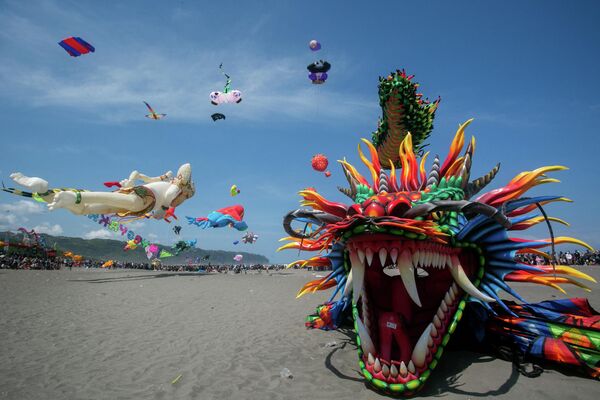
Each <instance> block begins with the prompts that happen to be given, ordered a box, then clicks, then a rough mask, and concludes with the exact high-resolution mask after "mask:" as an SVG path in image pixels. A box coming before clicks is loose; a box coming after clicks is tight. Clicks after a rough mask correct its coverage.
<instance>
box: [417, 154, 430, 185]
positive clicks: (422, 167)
mask: <svg viewBox="0 0 600 400" xmlns="http://www.w3.org/2000/svg"><path fill="white" fill-rule="evenodd" d="M428 155H429V152H426V153H425V154H423V157H421V164H420V165H419V179H421V180H422V182H421V184H422V186H425V184H426V183H427V172H425V161H426V160H427V156H428Z"/></svg>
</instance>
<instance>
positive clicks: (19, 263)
mask: <svg viewBox="0 0 600 400" xmlns="http://www.w3.org/2000/svg"><path fill="white" fill-rule="evenodd" d="M516 260H517V261H519V262H521V263H524V264H529V265H548V264H550V257H542V256H540V255H535V254H518V255H517V256H516ZM556 263H557V264H560V265H598V264H600V251H593V252H592V251H589V250H588V251H586V252H581V251H577V250H576V251H565V252H563V251H561V252H559V253H557V254H556ZM103 264H104V262H103V261H96V260H90V259H84V260H82V261H80V262H75V261H73V260H72V259H71V258H68V257H48V256H44V255H43V254H39V253H36V254H7V253H5V252H4V251H3V250H2V249H0V269H34V270H59V269H61V268H69V269H72V268H73V267H79V268H102V266H103ZM298 267H299V266H294V268H295V269H296V268H298ZM284 268H285V265H282V264H275V265H271V264H212V263H207V264H176V265H167V264H162V263H159V262H153V263H134V262H121V261H115V262H114V263H113V264H112V265H111V266H110V267H108V269H140V270H148V271H170V272H216V273H228V272H232V273H248V272H251V271H256V272H262V271H267V272H269V271H279V270H281V269H284Z"/></svg>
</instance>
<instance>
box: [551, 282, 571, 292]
mask: <svg viewBox="0 0 600 400" xmlns="http://www.w3.org/2000/svg"><path fill="white" fill-rule="evenodd" d="M548 286H551V287H553V288H554V289H556V290H558V291H559V292H561V293H562V294H567V292H566V291H565V289H563V288H561V287H560V286H558V285H557V284H556V283H552V282H548Z"/></svg>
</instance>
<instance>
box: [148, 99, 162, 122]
mask: <svg viewBox="0 0 600 400" xmlns="http://www.w3.org/2000/svg"><path fill="white" fill-rule="evenodd" d="M144 104H145V105H146V107H148V110H150V114H146V118H150V119H155V120H159V119H163V118H164V117H166V116H167V114H157V113H156V112H155V111H154V110H153V109H152V107H150V104H148V103H146V102H145V101H144Z"/></svg>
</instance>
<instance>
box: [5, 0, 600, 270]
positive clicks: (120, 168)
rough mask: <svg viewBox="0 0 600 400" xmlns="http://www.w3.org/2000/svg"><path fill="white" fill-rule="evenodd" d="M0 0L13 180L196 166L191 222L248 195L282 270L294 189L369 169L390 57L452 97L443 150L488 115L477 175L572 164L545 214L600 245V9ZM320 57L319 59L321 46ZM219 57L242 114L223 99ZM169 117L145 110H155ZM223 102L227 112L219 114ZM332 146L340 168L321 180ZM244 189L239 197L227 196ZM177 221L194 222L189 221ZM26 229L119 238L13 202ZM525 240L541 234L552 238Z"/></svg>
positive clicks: (81, 183) (437, 139)
mask: <svg viewBox="0 0 600 400" xmlns="http://www.w3.org/2000/svg"><path fill="white" fill-rule="evenodd" d="M350 4H351V3H349V2H343V1H336V2H319V3H314V4H312V5H311V4H310V3H307V2H292V1H282V0H276V1H262V2H239V1H218V2H215V1H211V2H208V1H204V2H192V1H169V2H166V1H155V2H150V1H128V2H121V3H120V4H117V2H113V3H112V4H111V3H110V2H93V1H73V2H70V1H60V2H58V1H56V2H55V1H39V2H38V1H27V2H23V1H0V56H1V59H2V62H1V63H0V81H1V82H2V85H1V86H0V110H1V111H0V115H1V117H2V122H3V123H2V130H1V133H0V140H1V143H2V149H3V151H2V158H1V159H0V175H1V177H2V179H3V180H4V181H5V182H7V181H8V180H9V179H8V175H9V174H10V173H11V172H13V171H21V172H23V173H25V174H28V175H32V176H41V177H44V178H45V179H47V180H48V181H49V182H50V184H51V185H52V186H56V187H61V186H70V187H84V188H87V189H91V190H99V189H102V188H103V186H102V182H104V181H108V180H120V179H123V178H124V177H126V176H127V175H128V174H129V172H130V171H131V170H133V169H138V170H140V171H142V172H144V173H147V174H151V175H158V174H161V173H163V172H165V171H166V170H169V169H170V170H176V169H177V168H178V166H179V165H180V164H182V163H184V162H191V163H192V166H193V176H194V180H195V182H196V187H197V192H196V196H195V197H194V198H193V199H191V200H190V201H188V202H186V203H185V204H184V205H183V206H182V207H180V208H179V209H178V215H179V216H180V217H183V216H185V215H193V216H201V215H206V214H207V213H208V212H210V211H212V210H214V209H217V208H220V207H224V206H228V205H232V204H235V203H237V202H239V203H241V204H243V205H244V206H245V207H246V216H247V218H246V220H247V222H248V224H249V225H250V229H251V230H252V231H255V232H257V233H258V234H260V235H261V237H260V239H259V241H258V242H257V243H256V244H255V245H253V247H251V246H249V245H244V247H243V250H245V251H256V252H258V253H262V254H265V255H266V256H268V257H269V258H270V259H271V260H272V261H274V262H286V261H291V260H293V259H295V256H296V254H293V253H292V252H288V253H287V254H286V253H285V252H284V253H275V249H276V248H277V247H278V246H279V243H278V242H277V240H278V238H280V237H282V236H284V232H283V230H282V228H281V220H282V217H283V215H284V214H285V213H286V212H287V211H288V210H291V209H294V208H296V207H297V206H298V196H297V194H296V192H297V191H298V190H299V189H301V188H304V187H307V186H314V187H316V188H317V189H318V190H319V191H320V192H321V193H323V194H325V195H326V196H328V197H330V198H333V199H337V200H344V197H343V196H342V195H341V194H339V193H337V191H336V189H335V186H336V185H342V184H343V183H344V182H343V181H344V178H343V174H342V173H341V169H340V168H339V166H338V165H335V164H336V163H335V160H338V159H341V158H342V157H344V156H345V157H347V158H348V160H349V161H351V162H353V163H354V164H355V165H357V166H359V164H360V162H359V161H358V157H357V154H356V146H357V144H358V141H359V139H360V138H361V137H367V138H368V137H370V135H371V132H372V131H373V130H374V129H375V128H376V123H377V118H378V116H379V115H380V110H379V107H378V98H377V78H378V76H380V75H387V74H388V73H389V72H390V71H392V70H395V69H396V68H406V69H407V71H408V72H410V73H411V74H416V81H418V82H420V83H421V89H422V91H423V93H424V94H425V95H426V96H429V97H430V98H433V97H437V96H438V95H439V96H441V97H442V102H441V104H440V108H439V110H438V112H437V117H436V122H435V128H434V133H433V135H432V138H431V140H430V143H431V145H430V149H431V150H432V151H433V152H434V153H440V154H441V155H445V154H446V152H447V149H448V145H449V143H450V140H451V138H452V136H453V134H454V131H455V130H456V126H457V125H458V124H459V123H460V122H463V121H464V120H466V119H468V118H471V117H473V118H475V122H474V123H473V124H471V126H470V127H469V129H468V131H467V133H468V134H472V135H475V136H476V138H477V151H476V154H475V159H474V163H473V165H474V171H473V174H483V173H485V172H487V170H488V169H490V168H491V167H492V166H493V165H494V164H495V163H496V162H497V161H500V162H502V169H501V172H500V174H499V175H498V178H497V179H496V182H495V185H496V187H497V186H500V185H501V184H504V183H506V182H507V181H508V180H509V179H510V178H512V177H513V176H514V175H516V174H517V173H518V172H520V171H523V170H531V169H533V168H536V167H539V166H542V165H552V164H563V165H567V166H568V167H570V170H568V171H565V172H559V173H556V174H554V175H553V176H554V177H557V178H559V179H561V180H562V182H563V183H561V184H558V185H557V184H552V185H545V186H542V187H540V188H539V189H536V190H535V193H540V194H541V193H544V194H561V195H567V196H568V197H570V198H572V199H573V200H574V201H575V203H574V204H568V205H553V206H552V208H551V209H550V214H551V215H555V216H558V217H562V218H565V219H567V220H568V221H569V222H571V227H570V228H562V227H556V229H557V231H558V233H559V234H568V235H572V236H576V237H579V238H580V239H583V240H585V241H587V242H589V243H590V244H592V245H593V246H600V228H599V226H600V217H599V215H600V213H599V212H598V203H597V202H598V201H597V197H598V195H599V194H600V192H599V191H598V189H597V171H598V164H597V156H598V149H599V148H600V146H599V145H600V140H599V139H598V134H599V133H600V132H599V127H600V99H599V98H598V93H599V92H600V80H599V79H598V77H597V70H598V63H599V61H600V60H599V56H598V54H599V53H598V43H600V30H599V29H598V28H597V21H598V20H600V5H598V3H597V2H592V1H578V2H571V3H569V4H567V3H565V2H559V1H528V2H518V1H505V2H496V3H492V2H475V1H472V2H463V1H454V2H447V1H429V2H426V3H425V2H405V1H385V2H384V1H382V2H376V4H377V5H374V4H367V2H360V6H358V5H350ZM68 36H80V37H82V38H84V39H85V40H87V41H89V42H90V43H92V44H93V45H94V46H95V47H96V52H95V53H94V54H90V55H84V56H82V57H79V58H72V57H69V56H68V55H67V54H66V53H65V52H64V51H63V50H62V49H61V48H60V47H59V46H58V45H57V42H58V41H60V40H61V39H63V38H65V37H68ZM313 38H315V39H318V40H319V41H320V42H321V43H322V45H323V49H322V50H321V51H320V52H319V53H312V52H311V51H310V50H309V49H308V41H309V40H310V39H313ZM317 57H318V58H324V59H326V60H328V61H329V62H330V63H331V64H332V69H331V71H330V74H329V80H328V81H327V83H326V84H325V85H311V84H310V81H309V80H308V78H307V71H306V65H307V64H309V63H310V62H312V61H315V60H316V59H317ZM220 63H223V66H224V68H225V70H226V71H227V72H228V73H229V74H230V75H231V77H232V79H233V87H234V88H236V89H240V90H242V92H243V101H242V103H240V104H237V105H230V104H227V105H221V106H218V107H214V106H212V105H211V104H210V103H209V101H208V94H209V93H210V92H211V91H213V90H220V89H221V88H222V86H223V83H224V82H223V76H222V75H221V74H220V72H219V70H218V66H219V64H220ZM143 100H145V101H148V102H149V103H150V104H152V105H153V106H154V108H155V109H156V110H157V111H158V112H163V113H167V114H168V116H167V118H166V119H164V120H162V121H152V120H149V119H146V118H144V114H146V110H145V107H144V105H143V103H142V101H143ZM214 112H222V113H224V114H225V115H226V116H227V120H226V121H217V122H213V121H212V119H210V114H212V113H214ZM319 152H321V153H325V154H326V155H327V156H328V157H329V159H330V162H331V163H332V164H334V165H330V169H331V171H332V174H333V175H332V177H331V178H325V177H324V176H323V175H322V174H319V173H317V172H314V171H312V169H311V168H310V158H311V156H312V155H313V154H315V153H319ZM234 183H235V184H237V185H238V186H239V187H240V189H241V191H242V193H241V194H240V195H239V196H238V197H236V198H231V197H230V196H229V187H230V186H231V185H232V184H234ZM181 222H183V221H181ZM19 226H27V227H30V228H31V227H37V228H38V230H42V231H47V232H49V233H54V234H62V235H66V236H83V237H97V236H101V237H102V236H107V235H108V233H107V232H99V231H98V228H99V226H98V225H96V224H94V223H93V222H91V221H89V220H88V219H87V218H84V217H77V216H74V215H71V214H69V213H68V212H66V211H63V210H59V211H56V212H48V211H46V210H45V209H44V208H43V207H42V206H41V205H38V204H34V203H30V202H29V203H28V202H25V201H24V200H23V199H21V198H16V197H11V196H9V195H8V194H6V193H5V194H2V195H1V196H0V229H2V230H4V229H15V228H18V227H19ZM171 228H172V225H168V224H166V223H164V222H159V221H145V222H142V223H137V225H135V230H136V231H137V232H139V233H142V234H143V235H144V236H146V237H149V238H152V239H155V240H157V241H158V242H161V243H165V244H170V243H173V242H174V241H175V240H177V239H178V238H179V237H176V236H175V235H173V234H172V232H171ZM526 235H530V236H531V235H538V236H543V235H545V232H544V230H543V229H538V230H535V231H532V232H527V234H526ZM182 236H183V238H185V239H192V238H197V239H198V243H199V246H200V247H203V248H209V249H224V250H235V249H239V246H240V245H238V246H234V245H233V244H232V242H233V241H234V240H236V239H239V237H240V236H241V235H239V234H238V233H237V232H236V231H233V230H230V229H221V230H216V229H214V230H207V231H201V230H197V229H196V228H194V227H187V226H184V229H183V231H182Z"/></svg>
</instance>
